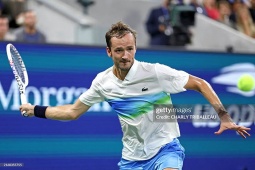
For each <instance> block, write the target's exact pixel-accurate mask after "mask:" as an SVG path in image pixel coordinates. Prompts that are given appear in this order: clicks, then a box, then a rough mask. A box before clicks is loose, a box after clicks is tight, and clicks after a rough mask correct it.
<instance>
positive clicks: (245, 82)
mask: <svg viewBox="0 0 255 170" xmlns="http://www.w3.org/2000/svg"><path fill="white" fill-rule="evenodd" d="M254 86H255V80H254V78H253V76H251V75H249V74H244V75H242V76H241V77H240V78H239V80H238V83H237V87H238V89H240V90H242V91H245V92H248V91H251V90H253V89H254Z"/></svg>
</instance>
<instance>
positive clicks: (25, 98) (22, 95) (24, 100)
mask: <svg viewBox="0 0 255 170" xmlns="http://www.w3.org/2000/svg"><path fill="white" fill-rule="evenodd" d="M20 100H21V104H27V97H26V95H25V94H24V93H22V94H20Z"/></svg>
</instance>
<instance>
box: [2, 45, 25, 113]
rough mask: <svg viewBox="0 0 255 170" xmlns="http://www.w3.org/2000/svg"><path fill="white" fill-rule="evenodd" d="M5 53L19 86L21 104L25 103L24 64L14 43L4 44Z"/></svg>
mask: <svg viewBox="0 0 255 170" xmlns="http://www.w3.org/2000/svg"><path fill="white" fill-rule="evenodd" d="M6 53H7V57H8V60H9V63H10V66H11V68H12V71H13V74H14V77H15V79H16V81H17V84H18V87H19V92H20V100H21V104H26V103H28V102H27V98H26V95H25V90H26V87H27V85H28V75H27V70H26V66H25V64H24V62H23V60H22V58H21V56H20V54H19V52H18V50H17V49H16V48H15V47H14V45H12V44H8V45H7V46H6ZM21 114H22V116H24V117H27V116H28V115H27V114H26V112H22V113H21Z"/></svg>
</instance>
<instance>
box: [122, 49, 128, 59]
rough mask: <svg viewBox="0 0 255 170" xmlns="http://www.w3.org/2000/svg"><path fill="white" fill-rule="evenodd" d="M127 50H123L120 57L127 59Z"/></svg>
mask: <svg viewBox="0 0 255 170" xmlns="http://www.w3.org/2000/svg"><path fill="white" fill-rule="evenodd" d="M128 55H129V52H128V51H127V50H125V51H124V54H123V56H122V59H128Z"/></svg>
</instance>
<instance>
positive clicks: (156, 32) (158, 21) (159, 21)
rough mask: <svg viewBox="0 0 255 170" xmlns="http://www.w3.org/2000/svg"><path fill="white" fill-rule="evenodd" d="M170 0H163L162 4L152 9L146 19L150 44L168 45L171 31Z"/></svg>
mask: <svg viewBox="0 0 255 170" xmlns="http://www.w3.org/2000/svg"><path fill="white" fill-rule="evenodd" d="M170 4H171V0H163V3H162V6H160V7H158V8H155V9H152V11H151V12H150V14H149V17H148V19H147V21H146V29H147V31H148V33H149V34H150V38H151V40H150V45H169V37H170V35H171V33H172V28H171V26H170V11H169V8H170Z"/></svg>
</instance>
